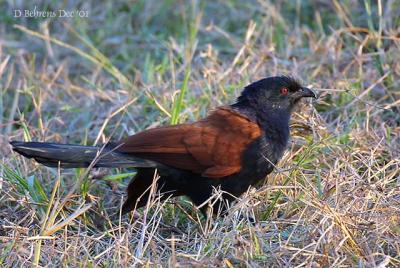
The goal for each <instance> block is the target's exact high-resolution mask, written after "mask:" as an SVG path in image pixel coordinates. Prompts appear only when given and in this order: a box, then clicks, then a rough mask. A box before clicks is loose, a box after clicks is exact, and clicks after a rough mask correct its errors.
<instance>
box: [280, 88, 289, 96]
mask: <svg viewBox="0 0 400 268" xmlns="http://www.w3.org/2000/svg"><path fill="white" fill-rule="evenodd" d="M288 92H289V90H288V89H287V88H286V87H283V88H281V94H282V95H287V94H288Z"/></svg>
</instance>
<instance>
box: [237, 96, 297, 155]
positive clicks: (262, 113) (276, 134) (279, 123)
mask: <svg viewBox="0 0 400 268" xmlns="http://www.w3.org/2000/svg"><path fill="white" fill-rule="evenodd" d="M232 107H233V109H235V110H237V111H239V112H240V113H241V114H243V115H245V116H246V117H248V118H249V119H250V120H252V121H253V122H256V123H257V124H259V125H260V126H261V128H262V129H263V131H264V133H265V136H266V139H267V140H271V141H274V142H275V143H278V144H280V145H281V146H283V147H285V146H286V144H287V142H288V139H289V121H290V114H291V111H290V110H288V109H286V108H280V107H276V106H272V105H270V106H269V105H265V106H263V107H253V106H252V105H249V103H248V101H247V100H245V101H243V100H242V101H238V102H237V103H235V104H233V105H232Z"/></svg>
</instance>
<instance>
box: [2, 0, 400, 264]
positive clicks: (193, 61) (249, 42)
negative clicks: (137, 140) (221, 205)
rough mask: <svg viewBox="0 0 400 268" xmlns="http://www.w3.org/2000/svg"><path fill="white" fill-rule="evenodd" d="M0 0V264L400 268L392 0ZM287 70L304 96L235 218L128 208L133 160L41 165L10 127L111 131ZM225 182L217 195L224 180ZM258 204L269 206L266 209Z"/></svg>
mask: <svg viewBox="0 0 400 268" xmlns="http://www.w3.org/2000/svg"><path fill="white" fill-rule="evenodd" d="M16 3H17V4H12V3H11V2H10V1H3V2H0V7H1V9H2V10H6V12H3V13H2V14H1V15H0V144H1V146H0V152H1V154H0V157H1V163H0V241H1V242H0V266H2V267H14V266H27V265H32V266H50V267H56V266H57V267H58V266H73V267H76V266H79V267H83V266H85V267H86V266H88V267H92V266H93V267H94V266H133V265H138V266H139V265H140V266H151V267H153V266H156V267H158V266H162V267H164V266H174V267H175V266H188V267H191V266H198V267H203V266H207V267H209V266H226V267H245V266H251V267H264V266H272V265H275V266H296V267H302V266H307V267H310V266H313V267H353V266H360V267H375V266H377V267H397V266H399V265H400V258H399V256H400V227H399V222H400V209H399V208H400V181H399V179H400V173H399V166H400V159H399V157H400V102H399V95H400V90H399V87H400V83H399V82H400V79H399V77H400V56H399V55H400V53H399V52H400V48H399V45H400V43H399V32H398V29H399V28H400V19H399V17H398V16H397V14H398V10H399V8H400V5H399V4H398V3H397V2H396V1H387V2H386V1H380V0H378V1H368V0H365V1H361V2H350V1H318V2H312V1H236V0H233V1H190V2H185V3H184V2H180V1H163V2H162V3H161V2H160V1H152V0H150V1H144V0H140V1H135V2H133V3H131V2H126V1H117V2H114V1H107V0H105V1H102V2H101V4H98V2H97V1H96V2H95V1H80V0H75V1H69V2H68V6H65V5H66V2H55V1H47V0H46V1H42V2H41V4H40V5H37V7H38V10H58V9H67V10H75V9H85V10H89V14H90V15H89V17H88V18H79V17H74V18H70V19H66V18H50V19H39V18H14V17H13V13H12V10H14V9H17V8H21V9H27V8H31V7H30V6H17V5H18V4H19V2H18V1H17V2H16ZM276 74H291V75H294V76H296V77H298V78H300V79H302V81H303V82H304V84H305V85H308V86H310V87H312V88H314V89H315V90H316V91H317V92H318V94H319V95H320V98H319V99H318V100H317V101H316V102H313V103H308V102H307V103H304V104H302V106H301V107H299V108H298V110H297V112H296V114H295V115H294V116H293V119H292V123H291V137H292V138H291V142H290V144H289V146H288V150H287V152H286V153H285V155H284V158H283V160H282V161H281V162H280V163H279V165H278V166H277V169H276V171H275V172H274V173H272V174H271V175H269V176H268V180H267V181H266V182H265V183H262V184H261V185H259V187H258V188H257V189H255V188H253V189H250V190H249V191H248V192H247V193H246V194H244V195H243V196H242V197H241V198H240V199H239V200H238V202H237V203H236V205H235V206H234V207H233V208H232V209H231V212H230V213H229V214H228V215H227V217H225V218H209V219H204V218H203V217H202V216H200V215H199V213H198V211H197V210H196V209H195V208H193V206H192V205H191V204H190V201H189V200H187V199H185V198H178V199H170V200H167V201H165V202H160V201H159V200H157V199H152V200H150V201H149V203H148V205H147V206H146V207H145V208H144V209H140V210H137V211H135V213H133V214H131V215H129V216H121V215H119V209H120V207H121V204H122V201H123V197H124V189H125V187H126V185H127V183H128V182H129V178H130V177H131V176H133V175H134V172H135V170H130V169H124V170H119V169H113V170H106V169H96V170H95V169H77V170H59V169H49V168H45V167H42V166H40V165H38V164H36V163H34V162H33V161H31V160H28V159H24V158H22V157H20V156H18V155H16V154H14V153H12V152H11V148H10V146H9V145H8V141H9V140H41V141H43V140H46V141H57V142H69V143H77V144H101V143H104V142H106V141H107V140H109V139H111V140H118V139H120V138H121V137H124V136H127V135H130V134H133V133H135V132H138V131H140V130H143V129H146V128H149V127H156V126H159V125H166V124H177V123H180V122H186V121H193V120H196V119H198V118H201V117H203V116H205V115H206V113H207V111H208V110H210V109H211V108H212V107H215V106H218V105H224V104H228V103H231V102H233V101H234V99H235V97H236V96H237V95H238V94H239V92H240V89H241V88H242V87H243V86H245V85H246V84H248V83H249V82H251V81H255V80H257V79H259V78H262V77H265V76H270V75H276ZM216 194H217V195H218V193H216ZM249 218H254V219H255V220H256V223H255V224H252V223H251V221H250V220H249Z"/></svg>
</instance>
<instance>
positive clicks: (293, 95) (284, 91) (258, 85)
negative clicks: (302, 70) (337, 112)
mask: <svg viewBox="0 0 400 268" xmlns="http://www.w3.org/2000/svg"><path fill="white" fill-rule="evenodd" d="M304 97H313V98H316V95H315V93H314V92H313V91H312V90H310V89H308V88H306V87H303V86H302V85H301V84H300V83H299V82H298V81H297V80H295V79H294V78H291V77H288V76H273V77H267V78H264V79H261V80H259V81H257V82H254V83H252V84H250V85H248V86H246V87H245V88H244V90H243V92H242V94H241V95H240V97H239V98H238V100H237V101H238V104H239V103H246V105H249V106H251V107H253V108H255V109H257V110H258V111H266V110H276V111H277V110H283V111H287V112H289V113H290V112H291V110H292V108H293V107H294V105H295V104H296V103H297V102H298V101H299V100H300V99H302V98H304Z"/></svg>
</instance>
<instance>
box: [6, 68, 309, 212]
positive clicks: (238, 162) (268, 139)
mask: <svg viewBox="0 0 400 268" xmlns="http://www.w3.org/2000/svg"><path fill="white" fill-rule="evenodd" d="M305 97H311V98H317V95H316V93H315V92H314V91H313V90H311V89H309V88H307V87H304V86H302V85H301V83H300V82H299V81H298V80H297V79H295V78H293V77H291V76H283V75H281V76H272V77H266V78H263V79H261V80H258V81H256V82H254V83H251V84H249V85H247V86H245V87H244V88H243V90H242V91H241V94H240V95H239V97H238V98H237V99H236V101H235V102H233V104H231V105H226V106H220V107H217V108H215V109H214V110H212V111H211V112H210V113H209V114H208V115H207V116H206V117H204V118H202V119H200V120H198V121H195V122H190V123H183V124H177V125H169V126H161V127H156V128H151V129H147V130H144V131H142V132H139V133H137V134H134V135H132V136H128V137H126V138H123V139H122V140H119V141H116V142H110V143H107V144H105V145H101V146H83V145H72V144H59V143H49V142H21V141H11V142H10V144H11V146H12V149H13V150H14V151H15V152H17V153H19V154H21V155H23V156H25V157H27V158H33V159H35V160H36V161H37V162H39V163H41V164H43V165H45V166H49V167H61V168H81V167H89V166H91V167H106V168H114V167H124V168H135V169H136V175H135V176H134V177H133V178H132V179H131V181H130V182H129V184H128V187H127V197H126V199H125V201H124V204H123V206H122V213H124V214H125V213H128V212H130V211H132V210H134V209H136V208H140V207H143V206H145V205H146V203H147V200H148V198H149V196H150V191H149V189H150V187H151V186H152V184H153V180H154V178H155V176H154V175H155V171H156V170H157V172H158V175H159V177H158V180H157V183H156V185H157V186H156V192H157V193H158V195H159V197H160V200H165V199H167V198H170V197H177V196H187V197H189V198H190V199H191V201H192V202H193V203H194V204H195V205H196V206H197V207H199V208H200V210H201V211H202V212H203V213H204V214H207V208H210V207H211V209H212V211H213V212H214V213H215V212H216V211H225V210H226V208H227V207H229V206H230V205H231V203H232V202H233V201H234V200H236V199H237V198H238V197H240V196H241V195H242V194H243V193H244V192H246V191H247V190H248V189H249V187H251V186H254V185H256V184H257V183H258V182H260V181H261V180H263V179H265V178H266V177H267V175H268V174H270V173H271V172H272V171H273V170H274V168H275V167H276V165H277V164H278V162H279V160H280V159H281V158H282V156H283V154H284V152H285V150H286V147H287V144H288V141H289V135H290V130H289V122H290V118H291V114H292V113H293V110H294V107H295V106H296V105H297V104H298V102H299V101H300V100H301V99H302V98H305ZM215 189H220V190H221V191H222V193H223V194H222V196H221V198H220V199H219V200H217V201H216V202H213V203H212V205H208V206H205V205H204V204H206V203H207V201H208V200H210V198H211V197H212V196H213V193H214V192H215Z"/></svg>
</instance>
